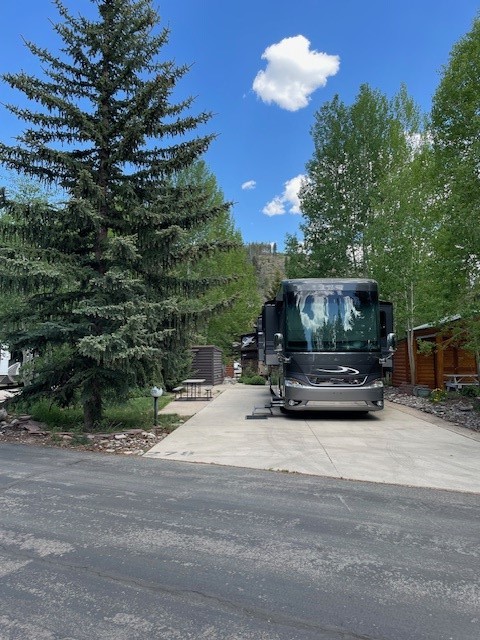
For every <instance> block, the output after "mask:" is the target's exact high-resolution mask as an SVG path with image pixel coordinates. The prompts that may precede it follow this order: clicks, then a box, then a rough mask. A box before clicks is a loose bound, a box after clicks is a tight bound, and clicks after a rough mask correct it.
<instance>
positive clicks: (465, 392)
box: [460, 385, 480, 398]
mask: <svg viewBox="0 0 480 640" xmlns="http://www.w3.org/2000/svg"><path fill="white" fill-rule="evenodd" d="M460 395H461V396H463V397H464V398H478V397H479V396H480V387H476V386H474V385H471V386H468V387H462V388H461V389H460Z"/></svg>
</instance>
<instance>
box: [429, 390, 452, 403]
mask: <svg viewBox="0 0 480 640" xmlns="http://www.w3.org/2000/svg"><path fill="white" fill-rule="evenodd" d="M447 395H448V394H447V392H446V391H445V389H434V390H433V391H432V393H431V394H430V400H431V401H432V402H443V401H444V400H446V399H447Z"/></svg>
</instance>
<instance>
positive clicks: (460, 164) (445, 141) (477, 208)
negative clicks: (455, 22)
mask: <svg viewBox="0 0 480 640" xmlns="http://www.w3.org/2000/svg"><path fill="white" fill-rule="evenodd" d="M479 75H480V17H477V18H476V19H475V20H474V22H473V25H472V29H471V30H470V32H469V33H467V34H466V35H465V36H464V37H463V38H461V39H460V40H459V42H458V43H457V44H456V45H455V46H454V47H453V49H452V51H451V54H450V59H449V63H448V65H446V66H445V67H444V69H443V73H442V78H441V81H440V84H439V86H438V88H437V91H436V92H435V95H434V98H433V108H432V136H433V141H434V152H435V177H436V184H437V193H438V194H440V195H439V198H438V202H437V208H438V210H439V213H440V217H439V227H438V233H437V237H436V241H435V250H436V258H437V259H436V262H435V276H436V278H437V279H438V280H439V281H441V282H442V285H443V289H444V293H445V295H444V298H443V304H442V305H441V307H440V309H439V316H440V317H442V315H443V316H445V315H451V314H456V313H460V314H461V315H462V318H464V319H465V320H466V323H467V324H468V328H469V334H470V339H469V340H468V345H467V347H468V348H470V349H471V350H472V352H473V353H476V354H477V355H478V354H479V353H480V331H479V329H478V324H479V322H478V317H479V312H480V306H479V300H480V189H479V174H478V159H479V157H480V85H479V83H478V78H479Z"/></svg>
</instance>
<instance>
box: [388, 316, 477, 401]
mask: <svg viewBox="0 0 480 640" xmlns="http://www.w3.org/2000/svg"><path fill="white" fill-rule="evenodd" d="M418 338H421V339H422V340H425V341H428V342H433V343H434V344H435V349H434V350H433V351H432V353H429V354H428V355H425V354H420V353H418V352H416V353H415V361H416V369H417V379H416V381H412V380H411V378H410V364H409V361H408V351H407V340H406V339H404V340H400V341H399V342H398V345H397V350H396V352H395V353H394V355H393V374H392V384H393V385H394V386H395V387H398V386H401V385H402V384H417V385H422V386H427V387H429V388H430V389H435V388H440V389H443V388H444V383H445V376H448V375H452V374H472V375H473V374H476V373H477V366H476V362H475V356H474V355H473V354H472V353H471V352H469V351H466V350H465V349H463V348H462V346H461V345H458V344H454V343H452V342H449V336H446V335H442V334H440V333H439V332H438V331H437V332H435V330H434V329H432V328H427V329H420V330H418V331H416V332H415V345H416V344H417V339H418Z"/></svg>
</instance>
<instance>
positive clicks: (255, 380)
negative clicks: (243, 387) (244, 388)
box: [238, 374, 265, 385]
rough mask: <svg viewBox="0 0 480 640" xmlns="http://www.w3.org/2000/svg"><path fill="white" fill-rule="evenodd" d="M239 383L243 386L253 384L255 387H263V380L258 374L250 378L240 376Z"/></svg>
mask: <svg viewBox="0 0 480 640" xmlns="http://www.w3.org/2000/svg"><path fill="white" fill-rule="evenodd" d="M238 381H239V382H243V384H255V385H264V384H265V378H264V377H263V376H260V375H258V374H255V375H252V376H241V377H240V378H239V379H238Z"/></svg>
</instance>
